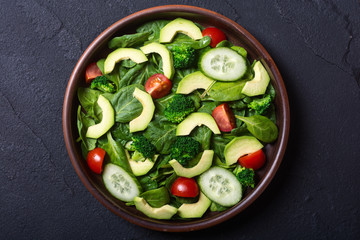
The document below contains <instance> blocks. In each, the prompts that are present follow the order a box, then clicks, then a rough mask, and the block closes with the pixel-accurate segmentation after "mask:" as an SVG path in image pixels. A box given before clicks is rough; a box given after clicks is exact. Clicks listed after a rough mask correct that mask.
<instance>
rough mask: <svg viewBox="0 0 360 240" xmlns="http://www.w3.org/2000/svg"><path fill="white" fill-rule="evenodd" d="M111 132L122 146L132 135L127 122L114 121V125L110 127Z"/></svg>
mask: <svg viewBox="0 0 360 240" xmlns="http://www.w3.org/2000/svg"><path fill="white" fill-rule="evenodd" d="M111 133H112V135H113V137H114V138H115V140H116V141H120V142H121V144H122V145H123V146H125V144H126V143H127V142H128V141H130V140H131V137H132V136H133V134H132V133H130V130H129V124H128V123H115V125H114V126H113V127H112V129H111Z"/></svg>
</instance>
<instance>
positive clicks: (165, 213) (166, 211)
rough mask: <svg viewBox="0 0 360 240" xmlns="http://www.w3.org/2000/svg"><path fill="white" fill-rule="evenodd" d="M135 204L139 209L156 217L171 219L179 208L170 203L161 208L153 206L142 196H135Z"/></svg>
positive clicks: (149, 215) (147, 214)
mask: <svg viewBox="0 0 360 240" xmlns="http://www.w3.org/2000/svg"><path fill="white" fill-rule="evenodd" d="M134 204H135V207H136V209H137V210H139V211H140V212H142V213H144V214H145V215H146V216H148V217H151V218H155V219H170V218H171V217H172V216H174V215H175V214H176V212H177V208H175V207H173V206H170V205H168V204H166V205H164V206H162V207H160V208H153V207H151V206H150V205H149V204H148V203H147V202H146V200H145V199H144V198H142V197H135V198H134Z"/></svg>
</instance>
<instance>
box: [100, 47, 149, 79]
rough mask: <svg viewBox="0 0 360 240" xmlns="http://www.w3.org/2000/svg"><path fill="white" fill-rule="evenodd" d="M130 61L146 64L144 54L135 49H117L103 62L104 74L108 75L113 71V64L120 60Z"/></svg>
mask: <svg viewBox="0 0 360 240" xmlns="http://www.w3.org/2000/svg"><path fill="white" fill-rule="evenodd" d="M125 59H131V60H132V61H134V62H136V63H142V62H146V61H147V60H148V59H147V57H146V56H145V54H144V53H143V52H142V51H140V50H138V49H135V48H118V49H116V50H115V51H113V52H112V53H110V54H109V55H108V56H107V58H106V59H105V62H104V73H105V74H109V73H111V72H112V71H113V70H114V67H115V64H116V63H117V62H120V61H121V60H125Z"/></svg>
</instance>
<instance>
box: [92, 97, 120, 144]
mask: <svg viewBox="0 0 360 240" xmlns="http://www.w3.org/2000/svg"><path fill="white" fill-rule="evenodd" d="M97 104H98V105H99V106H100V108H101V110H102V119H101V122H100V123H98V124H95V125H92V126H90V127H89V128H88V130H87V132H86V137H88V138H95V139H97V138H99V137H101V136H102V135H104V134H105V133H106V132H107V131H108V130H109V129H110V128H111V127H112V126H113V125H114V123H115V113H114V108H113V107H112V106H111V103H110V102H109V100H107V99H106V98H105V97H104V96H102V95H99V98H98V100H97Z"/></svg>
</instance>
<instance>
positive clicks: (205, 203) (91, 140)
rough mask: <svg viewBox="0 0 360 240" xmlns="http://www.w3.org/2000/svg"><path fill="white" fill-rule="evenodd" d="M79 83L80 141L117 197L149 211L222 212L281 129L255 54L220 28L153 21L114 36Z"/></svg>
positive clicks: (168, 215) (160, 214)
mask: <svg viewBox="0 0 360 240" xmlns="http://www.w3.org/2000/svg"><path fill="white" fill-rule="evenodd" d="M108 47H109V49H110V53H109V54H108V55H106V56H105V57H104V58H103V59H98V61H97V62H94V63H91V64H90V65H89V66H88V67H87V69H86V73H85V82H86V83H85V84H86V87H80V88H79V89H78V92H77V93H78V99H79V102H80V105H79V107H78V112H77V127H78V131H79V138H78V142H79V143H80V144H81V150H82V154H83V157H84V158H85V159H86V160H87V164H88V167H89V168H90V169H91V170H92V171H93V172H94V174H101V176H102V179H103V183H104V185H105V187H106V189H107V190H108V191H109V193H111V195H113V196H114V197H115V198H117V199H119V200H121V201H124V202H126V204H127V205H129V206H134V207H135V208H136V209H138V210H139V211H140V212H142V213H143V214H145V215H146V216H148V217H151V218H155V219H175V218H177V219H192V218H201V217H202V216H203V215H204V213H205V212H206V211H224V210H226V209H228V208H230V207H232V206H234V205H236V204H237V203H238V202H240V201H241V199H242V198H243V195H245V193H246V190H247V189H251V188H254V187H255V186H256V184H257V182H256V178H255V176H256V171H257V170H258V169H260V168H262V167H263V166H264V165H265V163H266V157H265V153H264V150H263V147H264V145H265V144H268V143H271V142H274V141H275V140H276V139H277V137H278V129H277V127H276V125H275V123H276V117H275V107H274V104H273V101H274V98H275V90H274V88H273V86H272V85H271V83H270V77H269V75H268V73H267V71H266V69H265V68H264V66H263V65H262V64H261V62H260V61H256V60H255V61H254V62H252V63H251V62H250V61H249V59H248V58H247V51H246V49H244V48H243V47H241V46H235V45H234V44H233V43H231V42H230V41H228V40H227V37H226V35H225V34H224V32H223V31H222V30H221V29H217V28H214V27H208V28H204V27H202V26H200V25H199V24H197V23H194V22H192V21H190V20H187V19H183V18H177V19H175V20H172V21H170V20H156V21H152V22H148V23H146V24H144V25H142V26H140V27H139V28H138V29H136V33H134V34H127V35H122V36H118V37H114V38H113V39H111V40H110V41H109V42H108Z"/></svg>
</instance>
